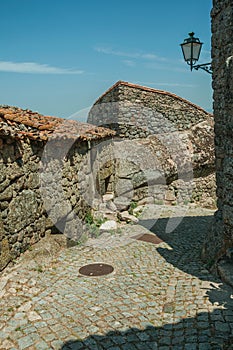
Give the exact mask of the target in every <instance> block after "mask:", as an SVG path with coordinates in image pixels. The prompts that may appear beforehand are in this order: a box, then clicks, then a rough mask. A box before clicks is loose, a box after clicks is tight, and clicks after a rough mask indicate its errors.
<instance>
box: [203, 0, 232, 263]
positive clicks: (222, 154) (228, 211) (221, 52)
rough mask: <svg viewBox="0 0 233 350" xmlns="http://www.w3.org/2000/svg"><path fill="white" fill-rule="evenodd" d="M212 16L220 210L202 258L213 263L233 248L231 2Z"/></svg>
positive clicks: (220, 0)
mask: <svg viewBox="0 0 233 350" xmlns="http://www.w3.org/2000/svg"><path fill="white" fill-rule="evenodd" d="M211 15H212V68H213V89H214V119H215V153H216V181H217V197H218V200H217V206H218V210H217V212H216V214H215V222H214V225H213V228H212V230H211V232H210V233H209V235H208V237H207V239H206V244H205V249H204V252H203V255H204V257H205V259H206V260H208V261H209V262H212V263H213V262H214V261H217V260H219V259H220V258H221V257H223V256H224V255H225V254H227V255H229V254H230V253H231V248H232V247H233V2H232V0H213V9H212V13H211ZM230 255H231V254H230Z"/></svg>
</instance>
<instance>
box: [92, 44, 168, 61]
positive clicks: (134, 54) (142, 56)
mask: <svg viewBox="0 0 233 350" xmlns="http://www.w3.org/2000/svg"><path fill="white" fill-rule="evenodd" d="M95 51H97V52H100V53H104V54H106V55H112V56H120V57H128V58H135V59H144V60H149V61H167V59H166V58H165V57H160V56H158V55H155V54H153V53H142V52H125V51H118V50H113V49H112V48H110V47H99V46H98V47H95Z"/></svg>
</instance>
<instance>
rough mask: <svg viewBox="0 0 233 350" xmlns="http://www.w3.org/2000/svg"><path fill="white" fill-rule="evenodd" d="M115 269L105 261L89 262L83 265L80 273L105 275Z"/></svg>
mask: <svg viewBox="0 0 233 350" xmlns="http://www.w3.org/2000/svg"><path fill="white" fill-rule="evenodd" d="M113 271H114V268H113V267H112V266H111V265H108V264H104V263H96V264H89V265H85V266H83V267H81V268H80V269H79V273H80V274H81V275H84V276H91V277H92V276H104V275H109V274H110V273H112V272H113Z"/></svg>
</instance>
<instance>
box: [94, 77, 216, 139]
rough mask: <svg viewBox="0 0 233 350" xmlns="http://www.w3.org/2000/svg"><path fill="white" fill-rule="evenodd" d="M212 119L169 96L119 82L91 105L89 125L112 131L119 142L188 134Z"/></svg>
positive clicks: (199, 110) (196, 107)
mask: <svg viewBox="0 0 233 350" xmlns="http://www.w3.org/2000/svg"><path fill="white" fill-rule="evenodd" d="M210 117H211V115H210V114H209V113H207V112H206V111H204V110H203V109H202V108H200V107H198V106H196V105H194V104H193V103H191V102H189V101H187V100H184V99H182V98H180V97H179V96H176V95H174V94H172V93H170V92H167V91H161V90H155V89H151V88H148V87H144V86H140V85H134V84H131V83H128V82H123V81H119V82H117V83H116V84H115V85H113V86H112V87H111V88H110V89H109V90H108V91H106V92H105V93H104V94H103V95H102V96H101V97H100V98H99V99H98V100H97V101H96V102H95V103H94V105H93V107H92V109H91V110H90V113H89V116H88V123H91V124H95V125H99V126H107V127H109V128H111V129H114V130H115V131H116V132H117V135H118V136H120V137H122V138H132V139H134V138H144V137H147V136H148V135H154V134H158V133H159V134H161V133H163V132H171V131H183V130H189V129H190V128H191V127H192V126H193V125H195V124H197V123H200V122H202V121H204V120H206V119H207V118H210Z"/></svg>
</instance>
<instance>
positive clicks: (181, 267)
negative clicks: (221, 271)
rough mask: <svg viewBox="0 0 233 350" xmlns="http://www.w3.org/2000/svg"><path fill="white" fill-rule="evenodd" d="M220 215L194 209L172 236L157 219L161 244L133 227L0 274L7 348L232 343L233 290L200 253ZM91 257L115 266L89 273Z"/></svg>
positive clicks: (164, 348) (2, 336)
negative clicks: (102, 272) (214, 217)
mask: <svg viewBox="0 0 233 350" xmlns="http://www.w3.org/2000/svg"><path fill="white" fill-rule="evenodd" d="M212 214H213V212H212V211H208V210H193V211H192V212H191V213H187V214H186V217H185V218H184V220H183V221H182V223H181V224H180V225H179V226H178V227H177V228H176V230H175V231H174V232H172V233H170V234H165V229H164V228H165V226H166V223H167V219H166V218H161V219H159V220H158V221H157V222H156V223H155V225H154V227H153V232H155V233H156V234H157V235H158V236H159V237H160V238H161V239H163V240H164V242H161V243H159V244H157V245H156V244H152V243H146V242H142V241H139V240H135V239H132V238H131V239H130V238H129V237H132V236H135V234H137V233H141V232H142V233H143V232H146V231H147V230H146V229H145V228H144V227H143V226H140V225H134V226H133V225H132V226H131V225H127V228H126V229H125V230H123V231H122V232H121V233H118V236H117V237H116V236H114V235H109V236H108V237H106V235H105V236H103V237H102V238H99V239H95V240H89V241H88V242H87V243H86V245H85V246H82V247H81V246H77V247H73V248H70V249H65V250H63V251H62V252H61V253H60V255H59V256H58V258H56V259H54V260H52V261H50V263H49V264H47V265H43V264H42V265H41V266H40V265H38V266H37V265H35V264H33V262H32V263H30V264H29V263H28V264H23V263H21V260H20V259H19V262H18V263H17V264H16V265H15V266H14V267H12V268H10V269H8V271H7V273H6V272H4V273H3V274H2V275H1V278H0V296H1V299H0V310H1V316H0V321H1V322H0V344H1V345H0V349H4V350H7V349H11V350H15V349H20V350H21V349H28V350H29V349H30V350H31V349H38V350H39V349H41V350H46V349H57V350H58V349H59V350H68V349H87V350H95V349H96V350H97V349H108V350H117V349H119V350H120V349H121V350H138V349H142V350H147V349H149V350H150V349H151V350H156V349H159V350H168V349H172V350H178V349H187V350H193V349H199V350H207V349H222V348H224V349H230V345H229V339H230V336H231V335H232V334H233V303H232V298H231V293H232V289H231V288H230V287H229V286H227V285H225V284H223V283H221V281H219V280H218V279H216V277H214V276H213V275H211V274H210V273H209V272H208V271H207V270H206V268H205V266H203V263H202V262H201V261H200V259H199V256H200V250H201V246H202V242H203V238H204V236H205V234H206V232H207V230H208V227H209V224H210V222H211V220H212V216H211V215H212ZM147 221H148V218H144V223H147ZM142 224H143V221H142ZM144 226H146V225H144ZM151 234H152V232H151ZM105 240H106V241H107V242H108V244H106V245H104V244H105ZM116 241H117V242H118V244H115V245H114V244H113V243H114V242H116ZM111 242H112V243H111ZM93 262H104V263H107V264H111V265H112V266H113V267H114V272H113V273H111V274H109V275H106V276H102V277H85V276H81V275H80V274H79V268H80V267H82V266H83V265H85V264H88V263H93ZM227 341H228V345H226V342H227ZM224 344H225V347H224Z"/></svg>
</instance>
